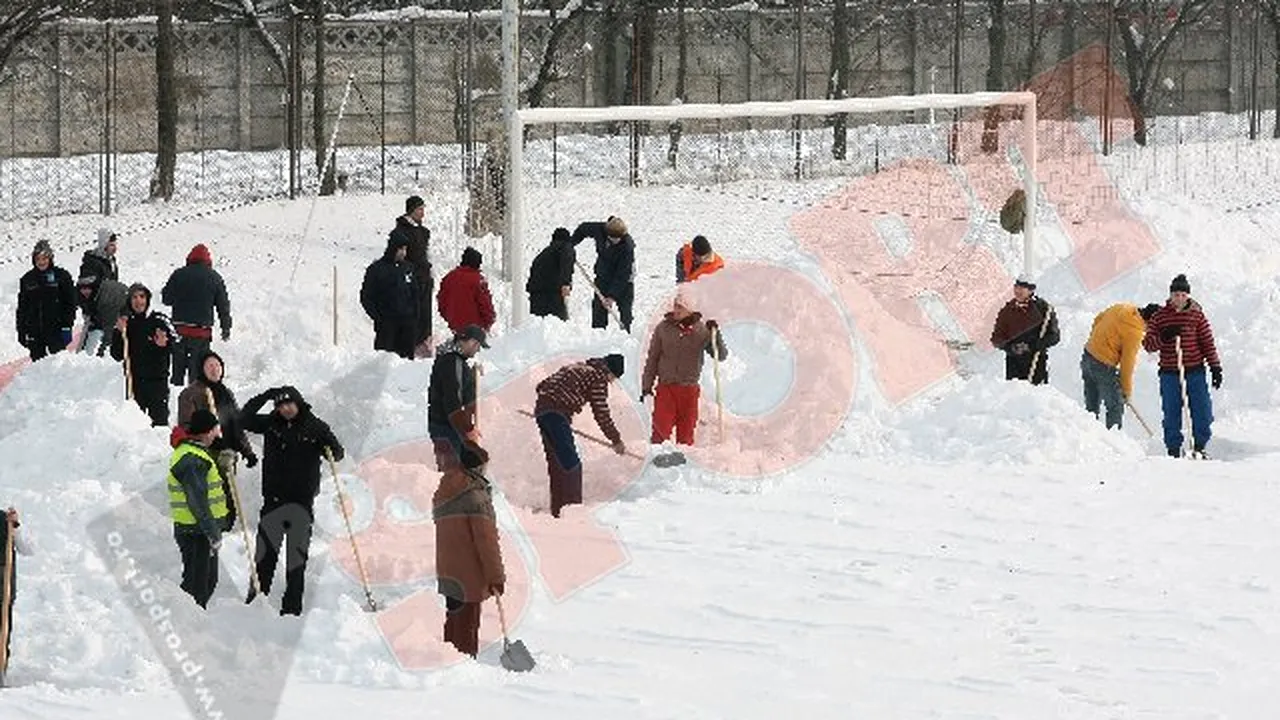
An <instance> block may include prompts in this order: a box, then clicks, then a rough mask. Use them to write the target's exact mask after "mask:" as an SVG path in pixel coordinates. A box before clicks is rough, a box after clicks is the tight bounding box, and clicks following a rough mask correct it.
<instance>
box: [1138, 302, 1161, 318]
mask: <svg viewBox="0 0 1280 720" xmlns="http://www.w3.org/2000/svg"><path fill="white" fill-rule="evenodd" d="M1159 310H1160V306H1159V305H1157V304H1155V303H1148V304H1147V306H1146V307H1144V308H1142V309H1141V310H1139V311H1138V314H1139V315H1141V316H1142V320H1143V322H1151V317H1152V316H1153V315H1155V314H1156V313H1157V312H1159Z"/></svg>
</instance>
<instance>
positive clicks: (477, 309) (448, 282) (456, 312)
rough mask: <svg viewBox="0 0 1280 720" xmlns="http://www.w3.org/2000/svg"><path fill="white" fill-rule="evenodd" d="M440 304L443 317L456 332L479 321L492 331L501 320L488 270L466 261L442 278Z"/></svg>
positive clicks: (438, 298) (438, 303) (439, 295)
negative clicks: (494, 324)
mask: <svg viewBox="0 0 1280 720" xmlns="http://www.w3.org/2000/svg"><path fill="white" fill-rule="evenodd" d="M436 306H437V307H438V308H439V309H440V317H442V318H444V319H445V322H447V323H449V329H450V330H453V331H454V332H455V333H457V332H461V331H462V329H463V328H465V327H466V326H468V325H479V326H480V327H482V328H484V329H485V331H486V332H488V330H489V328H491V327H493V322H494V321H495V320H497V314H496V313H495V312H494V310H493V296H492V295H490V294H489V283H488V282H487V281H486V280H485V279H484V274H483V273H481V272H480V270H479V269H477V268H473V267H467V266H466V265H460V266H458V267H456V268H454V269H452V270H450V271H449V273H448V274H447V275H445V276H444V279H442V280H441V281H440V291H439V293H438V294H437V295H436Z"/></svg>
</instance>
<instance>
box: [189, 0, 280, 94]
mask: <svg viewBox="0 0 1280 720" xmlns="http://www.w3.org/2000/svg"><path fill="white" fill-rule="evenodd" d="M208 2H209V3H210V4H211V5H212V6H213V7H214V8H216V9H217V10H219V11H221V12H223V13H226V14H227V15H230V16H232V17H237V18H240V19H242V20H245V21H247V22H248V23H249V24H250V25H252V26H253V32H254V34H255V35H256V36H257V37H258V40H259V41H260V42H261V43H262V44H263V46H264V47H266V48H267V52H268V53H269V54H270V55H271V60H272V62H274V63H275V65H276V68H277V69H279V70H280V74H281V75H284V74H286V73H287V71H286V70H285V66H286V65H287V63H288V59H287V55H286V54H285V50H284V46H283V45H281V44H280V41H279V40H277V39H276V37H275V36H274V35H272V34H271V32H270V31H269V30H267V25H266V23H265V22H263V18H264V17H270V16H273V15H277V14H287V13H288V12H289V9H290V7H289V6H290V3H289V0H208Z"/></svg>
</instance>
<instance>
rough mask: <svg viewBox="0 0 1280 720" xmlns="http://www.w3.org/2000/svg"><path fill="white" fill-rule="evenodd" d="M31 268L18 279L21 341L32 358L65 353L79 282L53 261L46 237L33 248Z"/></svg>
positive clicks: (69, 336) (17, 323) (74, 320)
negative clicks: (77, 283)
mask: <svg viewBox="0 0 1280 720" xmlns="http://www.w3.org/2000/svg"><path fill="white" fill-rule="evenodd" d="M31 265H32V268H31V269H30V270H28V271H27V273H26V274H25V275H23V276H22V279H21V280H19V281H18V311H17V320H16V322H15V323H14V325H15V326H16V327H17V330H18V343H19V344H21V345H22V346H23V347H25V348H26V349H27V351H28V352H29V353H30V354H31V359H32V360H33V361H35V360H39V359H41V358H43V357H45V356H47V355H49V354H51V353H58V352H62V351H63V350H65V349H66V348H67V346H68V345H70V344H71V328H72V327H74V326H75V322H76V307H77V304H76V283H75V281H74V280H72V279H71V273H69V272H67V271H66V270H63V269H62V268H60V267H58V266H57V265H54V264H53V248H52V247H51V246H50V245H49V242H48V241H47V240H41V241H40V242H38V243H36V246H35V248H34V249H33V250H32V251H31Z"/></svg>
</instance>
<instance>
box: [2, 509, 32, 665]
mask: <svg viewBox="0 0 1280 720" xmlns="http://www.w3.org/2000/svg"><path fill="white" fill-rule="evenodd" d="M20 527H22V523H21V521H20V518H19V517H18V511H17V510H14V509H13V508H12V507H10V508H9V509H7V510H5V512H4V518H3V522H0V578H3V577H5V576H6V575H7V576H8V577H9V597H8V598H7V601H8V607H7V608H5V610H4V611H5V614H6V616H7V620H6V621H5V622H6V625H5V627H6V629H7V632H5V634H4V637H2V638H0V642H3V643H4V657H5V663H4V665H2V666H0V668H2V667H7V666H8V664H9V660H10V659H11V658H12V657H13V652H12V645H11V644H10V640H12V638H13V605H14V600H15V598H17V595H18V556H19V555H25V556H31V555H33V554H34V553H33V552H32V551H31V546H30V545H28V544H27V541H26V538H25V537H23V534H22V533H21V532H18V529H19V528H20ZM10 528H12V529H13V530H12V532H13V550H14V552H13V554H12V555H11V556H8V557H6V556H5V553H4V548H6V547H8V545H9V532H10ZM0 599H4V598H0ZM3 679H4V677H3V675H0V680H3ZM0 687H3V683H2V682H0Z"/></svg>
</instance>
